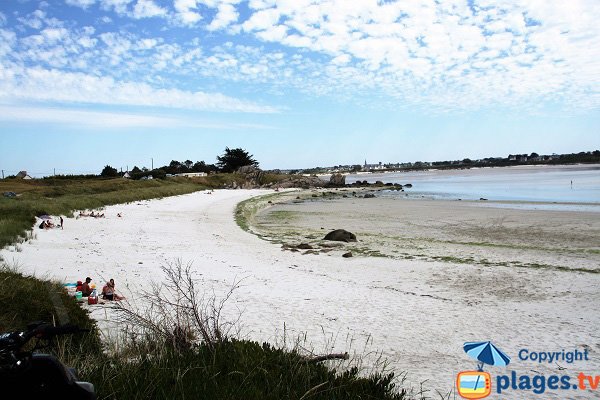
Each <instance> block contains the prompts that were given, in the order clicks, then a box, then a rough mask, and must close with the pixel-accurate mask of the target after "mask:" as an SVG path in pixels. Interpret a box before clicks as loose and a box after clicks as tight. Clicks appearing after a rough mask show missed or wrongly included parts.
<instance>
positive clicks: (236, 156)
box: [217, 147, 258, 172]
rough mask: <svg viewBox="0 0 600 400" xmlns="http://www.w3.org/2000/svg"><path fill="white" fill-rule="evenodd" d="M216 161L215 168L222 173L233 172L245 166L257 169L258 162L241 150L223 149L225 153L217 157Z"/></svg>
mask: <svg viewBox="0 0 600 400" xmlns="http://www.w3.org/2000/svg"><path fill="white" fill-rule="evenodd" d="M217 161H218V162H217V167H219V169H220V170H221V171H222V172H235V171H237V170H238V169H239V168H241V167H245V166H250V167H258V161H256V160H255V159H254V156H253V155H252V154H250V153H248V152H247V151H246V150H244V149H242V148H236V149H230V148H229V147H225V152H224V153H223V155H221V156H218V157H217Z"/></svg>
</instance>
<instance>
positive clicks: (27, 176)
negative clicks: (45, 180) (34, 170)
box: [16, 171, 33, 179]
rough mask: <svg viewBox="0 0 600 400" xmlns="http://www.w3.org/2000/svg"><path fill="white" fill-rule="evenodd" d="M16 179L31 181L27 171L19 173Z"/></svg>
mask: <svg viewBox="0 0 600 400" xmlns="http://www.w3.org/2000/svg"><path fill="white" fill-rule="evenodd" d="M16 177H17V178H19V179H33V178H32V177H31V176H29V174H27V171H20V172H19V173H18V174H17V175H16Z"/></svg>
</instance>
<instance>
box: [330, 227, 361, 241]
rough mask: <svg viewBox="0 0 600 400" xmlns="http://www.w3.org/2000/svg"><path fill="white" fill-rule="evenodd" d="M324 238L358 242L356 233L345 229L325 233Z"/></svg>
mask: <svg viewBox="0 0 600 400" xmlns="http://www.w3.org/2000/svg"><path fill="white" fill-rule="evenodd" d="M323 240H332V241H335V242H356V235H355V234H354V233H352V232H348V231H347V230H344V229H336V230H334V231H331V232H329V233H328V234H327V235H325V237H324V238H323Z"/></svg>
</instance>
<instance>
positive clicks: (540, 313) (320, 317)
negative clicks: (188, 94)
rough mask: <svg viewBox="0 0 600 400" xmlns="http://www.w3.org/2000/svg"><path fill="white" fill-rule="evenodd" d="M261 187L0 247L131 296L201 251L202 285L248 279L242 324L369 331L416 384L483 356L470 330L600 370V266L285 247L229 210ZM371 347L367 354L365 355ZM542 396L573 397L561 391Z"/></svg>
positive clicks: (336, 339) (337, 333) (113, 210)
mask: <svg viewBox="0 0 600 400" xmlns="http://www.w3.org/2000/svg"><path fill="white" fill-rule="evenodd" d="M262 193H266V191H261V190H221V191H216V192H214V194H212V195H208V194H205V193H202V192H200V193H194V194H190V195H185V196H178V197H172V198H166V199H162V200H153V201H144V202H139V203H132V204H128V205H117V206H112V207H108V208H106V210H105V214H106V218H105V219H93V218H80V219H78V220H75V219H72V218H69V219H66V220H65V229H64V230H51V231H42V230H39V229H37V228H36V229H35V233H36V235H37V239H35V240H33V241H30V242H28V243H25V244H23V245H21V247H22V250H21V251H19V252H17V251H14V250H11V249H5V250H2V251H1V252H0V254H1V255H2V257H4V259H5V260H6V261H7V262H8V263H9V264H16V265H18V266H19V267H20V268H21V269H22V270H23V272H26V273H34V274H36V275H40V276H45V275H50V276H52V277H55V278H58V279H60V280H64V281H67V282H68V281H76V280H77V279H83V278H85V276H87V275H89V276H91V277H92V278H94V281H95V282H96V284H98V285H100V284H101V282H102V280H106V279H108V278H114V279H115V281H116V283H117V290H118V291H119V290H120V291H121V292H123V293H124V294H125V295H127V296H129V297H130V298H134V299H135V298H136V294H137V293H139V288H141V287H144V286H145V285H147V284H148V282H150V281H151V280H154V281H159V280H161V278H162V277H161V272H160V266H161V265H164V264H165V263H167V262H172V261H173V260H175V259H176V258H180V259H182V260H183V261H184V262H188V261H193V263H194V268H195V270H196V271H198V273H199V274H201V277H202V279H203V288H205V289H206V290H207V291H212V290H215V292H216V293H225V292H226V291H227V290H228V288H229V287H230V286H231V284H232V282H234V281H235V280H236V279H241V278H243V282H242V286H241V287H240V288H239V289H238V290H236V292H235V294H234V297H233V298H232V299H231V300H230V302H229V303H228V305H227V307H228V309H227V315H228V316H229V317H233V316H235V315H236V314H237V313H238V310H240V311H241V312H242V317H241V322H242V334H243V336H245V337H248V338H252V339H257V340H263V341H271V342H281V341H282V332H283V328H284V324H285V326H286V332H287V336H288V340H289V338H290V337H291V336H294V335H296V334H299V333H303V332H305V333H306V334H307V338H308V339H307V346H309V347H311V346H312V347H313V348H314V349H315V350H316V351H318V352H323V351H330V350H332V351H335V352H343V351H346V350H350V351H357V352H359V353H362V352H363V349H364V348H365V343H368V344H367V345H366V351H367V352H376V351H380V352H381V353H382V355H383V357H385V358H387V360H388V361H389V363H390V365H391V367H393V368H394V369H395V370H396V371H408V381H409V382H410V384H412V385H413V386H415V387H418V386H419V383H420V382H422V381H425V380H428V381H427V382H426V383H425V384H424V387H425V388H428V389H432V390H433V389H438V390H440V391H441V392H446V393H447V392H448V391H450V390H452V388H453V386H454V379H455V374H456V372H458V371H461V370H468V369H473V368H474V367H475V362H473V361H472V360H471V359H470V358H469V357H468V356H467V355H466V354H464V353H463V351H462V344H463V343H464V342H465V341H478V340H492V341H494V342H495V343H496V344H497V345H498V346H499V347H500V348H501V349H502V350H504V351H505V352H506V353H507V354H508V355H509V356H511V357H512V359H513V364H512V365H511V367H512V368H510V370H516V371H517V372H518V373H519V374H526V373H529V374H530V375H534V374H535V373H534V372H531V370H535V371H538V372H539V373H544V374H550V373H554V374H560V375H563V374H568V375H571V376H573V377H574V376H575V375H576V374H577V373H579V372H585V373H593V374H597V373H598V372H599V371H600V368H599V367H600V354H599V353H600V351H599V350H600V334H599V333H598V327H599V326H600V313H599V312H598V310H599V306H600V294H599V290H598V288H599V285H598V284H599V283H600V275H599V274H590V273H577V272H562V271H548V270H535V269H526V268H515V269H513V268H508V267H495V268H483V267H479V266H471V265H465V264H462V265H454V264H449V263H435V262H425V261H415V260H392V259H385V258H367V257H354V258H350V259H343V258H341V257H329V256H323V255H302V254H299V253H292V252H287V251H286V252H284V251H282V250H281V248H280V247H279V246H277V245H274V244H272V243H269V242H266V241H263V240H261V239H259V238H258V237H256V236H254V235H252V234H249V233H247V232H244V231H242V230H241V229H240V228H239V227H238V226H237V225H236V223H235V221H234V219H233V210H234V207H235V205H236V204H237V203H238V202H239V201H241V200H244V199H247V198H249V197H251V196H255V195H259V194H262ZM118 212H120V213H122V214H123V218H117V216H116V215H117V213H118ZM524 293H525V294H526V295H523V294H524ZM96 307H97V308H95V310H96V311H94V312H93V314H92V315H93V316H95V317H96V318H98V319H103V318H105V317H108V318H109V319H110V317H111V314H110V310H109V311H108V312H106V314H105V309H103V308H101V307H100V306H96ZM581 345H587V346H589V348H590V356H591V360H590V361H588V362H578V363H576V364H572V365H569V364H566V363H561V366H563V367H567V368H568V369H567V370H564V371H558V369H557V366H556V365H548V364H542V365H539V364H537V363H527V362H523V361H520V360H518V358H517V353H518V351H519V349H521V348H524V347H525V348H529V349H531V350H537V351H560V350H562V349H566V350H570V349H574V348H575V347H576V346H581ZM326 346H329V348H326ZM580 349H581V347H580ZM376 358H377V354H375V353H370V354H368V355H367V357H366V365H365V366H366V367H369V364H372V363H374V360H375V359H376ZM487 370H488V371H490V372H492V374H494V373H505V372H506V370H507V369H505V368H500V367H489V368H488V369H487ZM573 379H574V378H573ZM566 393H568V395H569V396H567V397H569V398H591V397H590V395H591V393H589V392H588V393H586V392H578V391H577V392H576V391H570V392H566ZM430 394H432V395H433V394H434V393H431V392H430ZM577 395H579V396H580V397H577ZM528 396H535V397H536V398H538V396H536V395H533V394H531V393H526V392H520V391H507V392H505V397H506V398H525V397H528ZM451 398H452V397H451ZM532 398H533V397H532ZM539 398H566V397H565V395H564V393H561V391H556V392H546V393H545V394H544V395H543V396H539Z"/></svg>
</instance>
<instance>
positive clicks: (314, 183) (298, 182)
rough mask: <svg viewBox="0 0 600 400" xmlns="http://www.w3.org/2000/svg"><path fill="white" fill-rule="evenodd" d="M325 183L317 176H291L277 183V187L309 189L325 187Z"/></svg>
mask: <svg viewBox="0 0 600 400" xmlns="http://www.w3.org/2000/svg"><path fill="white" fill-rule="evenodd" d="M325 183H326V182H325V181H324V180H323V179H321V178H319V177H317V176H303V175H292V176H290V177H289V178H287V179H285V180H283V181H281V182H279V183H278V184H277V186H278V187H279V188H281V189H288V188H302V189H311V188H319V187H323V186H324V185H325Z"/></svg>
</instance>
